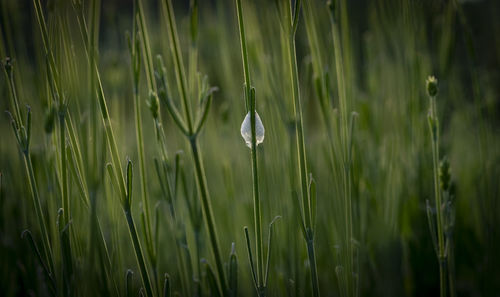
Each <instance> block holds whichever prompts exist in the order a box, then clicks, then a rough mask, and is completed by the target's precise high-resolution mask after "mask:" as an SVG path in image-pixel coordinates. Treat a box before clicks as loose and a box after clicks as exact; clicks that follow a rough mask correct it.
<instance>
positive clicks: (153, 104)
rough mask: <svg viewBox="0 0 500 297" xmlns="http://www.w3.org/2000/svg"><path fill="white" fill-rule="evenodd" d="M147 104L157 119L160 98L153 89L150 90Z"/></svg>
mask: <svg viewBox="0 0 500 297" xmlns="http://www.w3.org/2000/svg"><path fill="white" fill-rule="evenodd" d="M147 104H148V107H149V110H150V111H151V114H152V115H153V118H154V119H157V118H158V115H159V110H160V101H159V100H158V96H157V95H156V93H155V92H153V91H150V92H149V100H148V101H147Z"/></svg>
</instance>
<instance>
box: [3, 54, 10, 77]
mask: <svg viewBox="0 0 500 297" xmlns="http://www.w3.org/2000/svg"><path fill="white" fill-rule="evenodd" d="M3 66H4V67H5V71H6V72H7V74H9V75H10V73H11V71H12V59H11V58H10V57H6V58H5V60H4V63H3Z"/></svg>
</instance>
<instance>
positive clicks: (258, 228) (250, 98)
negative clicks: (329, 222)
mask: <svg viewBox="0 0 500 297" xmlns="http://www.w3.org/2000/svg"><path fill="white" fill-rule="evenodd" d="M236 8H237V14H238V24H239V31H240V42H241V56H242V61H243V72H244V76H245V97H246V102H247V107H248V105H249V107H250V110H249V112H250V126H251V130H252V147H251V160H252V180H253V203H254V214H253V216H254V224H255V238H256V249H255V250H256V257H257V286H258V287H259V290H258V291H257V293H258V294H259V295H260V293H262V294H263V295H262V296H265V286H266V283H265V280H264V272H263V271H264V254H263V252H262V249H263V248H262V213H261V210H260V197H259V175H258V167H257V138H256V129H255V114H256V111H255V110H256V102H255V96H254V93H252V90H251V81H250V71H249V66H248V51H247V46H246V37H245V24H244V21H243V11H242V7H241V0H236ZM249 103H250V104H249ZM251 265H252V264H251ZM261 288H262V290H260V289H261Z"/></svg>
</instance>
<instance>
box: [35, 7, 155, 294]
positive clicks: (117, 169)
mask: <svg viewBox="0 0 500 297" xmlns="http://www.w3.org/2000/svg"><path fill="white" fill-rule="evenodd" d="M33 1H34V2H35V1H36V2H38V8H39V9H37V11H39V15H40V16H42V15H41V6H40V3H39V0H33ZM35 4H36V3H35ZM81 13H83V11H81ZM40 16H39V22H40V26H41V28H42V35H43V34H44V33H43V32H44V31H46V30H43V28H46V24H45V20H44V19H43V18H41V17H40ZM42 17H43V16H42ZM77 17H78V24H79V26H80V33H81V35H82V38H83V40H84V45H85V51H86V53H87V56H88V58H89V64H90V71H92V72H94V74H95V78H96V87H97V89H96V90H93V92H96V97H97V100H98V104H99V109H100V113H101V119H102V121H103V125H104V130H105V135H106V138H107V145H108V149H109V151H110V153H111V159H112V162H111V163H110V164H108V165H107V169H108V174H109V175H110V178H111V180H112V183H113V185H114V186H115V190H116V192H117V193H118V194H119V197H120V202H121V206H122V209H123V212H124V214H125V218H126V220H127V225H128V227H129V233H130V236H131V239H132V244H133V246H134V251H135V255H136V260H137V262H138V265H139V269H140V272H141V278H142V282H143V286H144V288H145V291H146V296H148V297H152V296H153V295H154V294H153V288H152V286H151V281H150V277H149V272H148V269H147V266H146V261H145V259H144V255H143V252H142V247H141V244H140V241H139V237H138V234H137V229H136V227H135V223H134V220H133V217H132V210H131V196H132V193H131V190H132V185H131V182H132V181H131V178H132V164H131V162H130V161H129V163H128V165H127V177H128V178H127V182H126V181H125V178H124V175H123V169H122V165H121V162H120V157H119V153H118V147H117V145H116V140H115V136H114V132H113V126H112V124H111V119H110V117H109V112H108V107H107V103H106V98H105V96H104V91H103V88H102V83H101V78H100V75H99V69H98V66H97V62H96V60H95V56H92V55H90V51H91V50H93V49H91V48H89V45H88V43H87V41H88V40H89V33H88V29H87V25H86V22H85V18H84V17H83V15H82V14H77ZM40 20H41V21H40ZM92 57H94V60H91V58H92Z"/></svg>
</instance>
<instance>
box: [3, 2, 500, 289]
mask: <svg viewBox="0 0 500 297" xmlns="http://www.w3.org/2000/svg"><path fill="white" fill-rule="evenodd" d="M42 2H43V3H42V7H43V9H44V12H45V15H46V19H47V22H48V32H49V36H50V40H51V42H52V43H53V44H54V46H53V50H54V52H55V56H56V62H57V64H58V65H59V67H61V73H63V78H62V80H63V81H64V82H65V96H66V97H67V98H68V102H69V106H68V110H69V113H71V115H72V117H73V121H74V123H75V124H76V126H75V129H76V131H77V134H78V137H79V139H80V141H81V145H82V147H81V148H82V153H83V156H84V162H85V164H86V165H85V166H87V165H88V167H89V168H88V169H87V170H88V180H89V181H91V182H90V183H91V184H90V185H89V187H91V189H92V190H93V195H95V199H96V201H97V215H98V217H99V219H100V221H101V225H102V230H103V235H104V238H105V240H106V242H107V244H108V249H109V253H110V257H111V262H112V267H113V271H112V276H113V278H114V280H115V281H116V286H117V287H118V293H119V294H120V295H122V296H124V295H125V293H124V291H125V289H124V288H125V273H126V271H127V269H132V270H133V271H134V272H135V274H134V278H133V289H134V292H135V293H134V296H137V290H138V289H139V287H140V286H141V284H140V277H139V272H138V268H137V264H136V261H135V258H134V256H133V247H132V245H131V242H130V237H129V235H128V234H127V227H126V221H125V220H124V217H123V214H122V211H121V208H120V205H119V202H118V198H117V195H116V194H115V193H114V192H113V190H112V188H111V186H110V181H109V178H108V176H107V174H106V171H105V164H106V163H107V162H109V161H110V158H111V157H110V156H109V153H108V151H107V149H106V141H105V138H104V130H103V125H102V121H101V119H100V118H97V117H94V116H93V111H92V109H91V107H92V104H91V98H92V95H91V94H92V91H90V90H89V82H88V77H89V72H90V71H89V67H88V63H87V56H86V54H85V51H84V48H83V43H82V38H81V35H80V32H79V30H78V24H77V21H76V16H75V11H74V9H73V7H72V5H71V1H62V0H59V1H58V0H53V1H42ZM173 2H174V8H175V13H176V19H177V26H178V29H179V34H180V40H181V46H182V48H183V51H184V54H185V55H184V58H185V59H186V63H187V56H188V53H187V49H188V48H189V30H190V27H189V26H190V22H189V1H173ZM346 2H347V12H348V22H347V23H346V24H348V26H346V25H345V24H344V26H343V27H342V30H345V32H344V31H342V40H343V42H344V43H343V46H344V49H345V50H346V52H348V54H346V55H345V56H346V57H347V58H346V59H348V61H346V67H347V69H348V71H347V72H348V73H347V74H346V82H347V84H348V85H349V86H350V88H351V95H352V96H351V97H350V98H349V100H350V105H351V107H352V109H353V110H354V111H356V112H357V113H358V114H359V118H358V119H359V120H358V122H357V124H356V128H355V136H354V143H353V150H354V157H353V158H354V162H353V166H354V167H353V197H354V205H353V209H354V234H355V239H356V241H357V242H358V249H357V259H356V261H357V263H359V264H358V265H359V266H358V269H357V273H358V277H359V296H438V294H439V276H438V261H437V259H436V255H435V253H434V251H433V246H432V240H431V236H430V232H429V227H428V223H427V216H426V200H427V199H428V200H430V201H431V202H432V201H433V199H434V196H433V195H434V194H433V190H434V189H433V177H432V169H433V167H432V155H431V142H430V134H429V131H428V124H427V111H428V98H427V95H426V89H425V79H426V78H427V76H428V75H435V76H436V77H437V78H438V80H439V94H438V97H437V104H438V115H439V118H440V124H441V126H440V129H441V130H440V133H441V146H440V154H441V155H442V156H443V155H446V156H447V157H448V159H449V160H450V163H451V170H452V171H451V174H452V180H453V181H454V184H455V186H456V194H455V200H454V208H455V212H456V215H455V227H454V234H453V236H454V252H455V253H454V254H455V255H454V259H455V260H454V261H455V272H454V274H455V276H456V291H457V296H500V295H499V294H500V293H499V292H500V282H499V281H498V280H500V268H499V267H500V256H499V255H498V251H499V250H500V228H499V226H500V216H499V215H500V201H499V197H500V129H499V128H500V125H499V124H500V117H499V115H500V96H499V94H500V18H499V17H500V2H499V1H495V0H491V1H487V0H484V1H480V0H478V1H457V0H446V1H445V0H439V1H430V0H425V1H410V0H408V1H407V0H403V1H399V0H376V1H375V0H372V1H362V0H355V1H346ZM310 3H311V4H312V5H311V7H312V9H313V12H314V16H315V17H314V26H315V28H316V32H317V36H318V47H317V49H318V50H319V54H320V56H321V57H322V60H323V62H324V65H322V67H324V71H325V72H328V73H330V76H331V82H332V85H333V87H332V88H334V89H335V82H336V80H335V71H334V69H335V68H334V56H333V46H332V34H331V31H330V25H329V21H328V12H327V9H326V4H325V2H324V1H322V0H316V1H313V0H311V1H310ZM86 5H87V3H86V2H85V1H84V7H86ZM199 5H200V7H199V32H198V34H199V35H198V47H199V59H198V66H199V71H200V73H202V74H203V75H207V77H208V81H209V82H210V84H211V85H214V86H217V87H218V88H219V91H218V92H216V93H215V95H214V98H213V102H212V107H211V110H210V113H209V115H208V120H207V123H206V125H205V127H204V128H203V132H202V134H201V136H200V148H201V150H202V152H203V161H204V165H205V169H206V173H207V182H208V188H209V191H210V194H211V198H212V207H213V211H214V216H215V221H216V225H217V232H218V236H219V240H220V246H221V249H222V254H223V256H224V257H225V258H224V259H226V257H227V256H229V253H230V251H231V243H232V242H235V247H236V253H237V255H238V264H239V271H238V275H239V279H238V280H239V290H238V292H239V294H238V296H252V295H255V292H254V288H253V285H252V282H251V274H250V270H249V264H248V257H247V251H246V244H245V238H244V233H243V227H244V226H249V227H250V229H252V226H253V217H252V215H253V203H252V180H251V173H252V171H251V163H250V154H249V149H248V148H247V147H246V146H245V143H244V141H243V140H242V138H241V136H240V125H241V122H242V121H243V118H244V116H245V114H246V112H245V103H244V100H243V87H242V85H243V81H244V80H243V71H242V67H241V53H240V41H239V36H238V27H237V20H236V10H235V4H234V2H233V1H230V0H219V1H199ZM243 5H244V14H245V24H246V30H247V41H248V47H249V59H250V65H251V73H252V77H253V85H254V86H255V88H256V96H257V110H258V112H259V114H260V116H261V118H262V121H263V123H264V126H265V129H266V135H265V140H264V143H263V144H262V145H260V146H259V147H258V150H259V166H260V172H259V174H260V177H259V178H260V193H261V199H262V209H263V224H264V226H267V224H268V223H269V222H270V221H271V220H272V219H273V218H274V217H275V216H277V215H280V216H281V217H282V218H281V220H280V221H278V222H276V224H275V225H274V229H273V230H274V233H273V246H272V254H271V270H270V276H269V288H268V294H269V296H309V294H310V293H309V292H310V280H309V278H310V276H309V273H308V263H307V253H306V249H305V245H304V241H303V239H302V236H301V234H300V229H299V223H298V219H297V213H296V209H295V208H294V204H293V199H294V198H293V197H292V193H293V190H294V187H295V185H294V184H293V180H294V173H293V172H294V170H295V169H294V168H295V167H294V166H295V165H294V164H293V163H292V164H291V162H290V160H291V156H293V154H294V151H293V149H291V147H292V146H293V145H294V141H295V140H294V139H295V138H294V136H293V134H292V133H293V132H292V131H291V130H290V128H289V127H290V114H291V103H292V101H291V90H290V86H289V82H288V77H287V76H286V71H285V70H284V66H283V53H282V48H281V46H282V45H281V42H282V40H281V39H280V38H281V37H280V29H279V26H280V23H279V22H280V20H279V14H278V10H277V9H276V6H275V5H274V3H273V1H264V0H261V1H245V0H244V1H243ZM159 7H160V4H159V3H157V1H144V8H145V14H146V23H147V25H148V31H149V37H150V41H151V51H152V54H153V55H157V54H162V55H163V57H164V59H165V64H166V68H167V73H168V76H169V78H168V79H169V82H170V84H169V85H170V86H175V72H174V67H173V61H172V58H171V55H170V49H169V38H168V31H167V26H166V24H165V22H164V19H163V17H162V16H161V9H160V8H159ZM0 10H1V13H0V18H1V21H0V25H1V31H0V33H1V36H0V42H1V44H0V45H1V48H2V55H3V56H2V57H0V58H1V59H2V61H4V59H5V57H7V56H8V57H11V58H12V59H13V65H14V67H15V79H16V82H17V91H18V95H19V100H20V103H21V105H22V106H21V107H22V108H23V110H24V105H26V104H29V105H30V107H31V109H32V114H33V132H32V134H33V136H32V137H33V139H32V144H31V147H32V148H31V153H32V158H33V164H34V169H35V175H36V179H37V185H38V189H39V191H40V197H41V201H42V208H43V210H44V213H45V214H46V216H45V218H46V221H47V222H46V223H47V226H49V228H48V229H49V235H50V236H49V237H50V240H51V242H53V243H54V246H55V251H54V253H55V254H56V264H57V265H56V266H57V267H56V268H57V269H56V270H58V271H59V265H61V264H60V262H61V260H60V258H61V257H60V255H59V254H60V252H59V248H57V245H58V243H57V242H58V237H57V226H56V217H57V210H58V209H59V208H60V207H62V202H61V197H60V193H59V186H60V185H59V184H58V178H57V174H58V169H57V167H58V166H59V165H58V164H59V163H58V162H59V161H58V148H57V145H56V144H57V142H56V136H54V134H57V133H47V132H46V129H45V128H44V126H45V125H46V121H47V116H46V115H47V110H48V106H49V103H48V102H49V101H50V100H51V99H50V97H49V92H48V85H47V69H46V68H47V64H46V60H45V53H44V51H43V44H42V41H41V35H40V30H39V28H38V23H37V20H36V17H35V12H34V8H33V3H32V2H31V1H28V0H20V1H17V0H3V1H1V3H0ZM132 11H133V2H132V1H118V0H115V1H108V0H104V1H102V3H101V6H100V20H99V23H100V24H99V38H98V41H99V42H98V44H99V45H98V48H99V53H98V66H99V70H100V74H101V79H102V84H103V87H104V92H105V94H106V99H107V102H108V108H109V110H110V115H111V121H112V124H113V129H114V132H115V137H116V140H117V143H118V147H119V149H120V153H121V156H120V157H122V161H123V162H125V160H126V157H127V156H128V157H130V159H131V160H132V161H133V162H137V158H138V156H137V146H136V140H135V122H134V120H133V116H134V110H133V107H132V106H133V89H132V73H131V70H130V57H129V53H128V46H127V41H126V38H125V31H127V30H128V31H131V30H132V20H133V12H132ZM61 36H64V37H61ZM297 59H298V67H299V77H300V87H301V92H302V106H303V110H304V129H305V143H306V150H307V156H308V159H309V168H308V171H309V172H312V174H313V176H314V179H315V180H316V183H317V191H318V198H317V200H318V202H317V203H318V215H317V222H316V228H317V231H316V238H315V243H316V252H317V259H318V271H319V281H320V290H321V293H322V295H323V296H340V292H339V285H338V283H339V280H338V279H337V276H336V274H335V269H336V267H337V266H338V265H339V260H338V254H339V245H340V241H341V238H340V235H339V232H338V230H339V229H340V228H343V227H342V222H341V220H340V219H339V218H340V215H339V214H340V213H341V212H342V209H341V207H340V205H341V202H340V199H341V198H340V197H337V196H336V194H335V193H336V192H338V189H336V185H337V183H335V182H333V181H332V179H333V178H334V177H333V174H332V168H330V166H329V161H328V160H327V159H328V157H327V153H326V151H327V146H328V143H327V133H326V131H325V128H324V126H323V125H322V123H321V118H320V111H319V109H320V107H319V104H318V100H317V96H316V93H315V89H314V69H313V64H312V58H311V49H310V47H309V43H308V38H307V32H306V27H305V23H304V18H302V17H301V19H300V21H299V27H298V32H297ZM1 77H2V79H1V80H0V110H2V111H3V110H11V111H12V106H11V105H10V100H9V99H8V98H9V96H10V94H9V88H8V80H7V79H6V76H5V75H4V74H3V73H2V75H1ZM170 92H171V96H172V98H174V99H173V100H174V101H175V102H177V103H179V104H180V101H179V99H177V98H178V91H177V90H176V88H174V87H172V89H171V90H170ZM140 94H141V95H140V96H141V98H142V99H141V100H142V101H143V104H142V114H143V127H144V139H145V151H146V153H145V155H146V171H147V177H148V179H147V185H148V189H149V199H150V201H151V202H150V205H151V208H152V209H153V208H154V207H155V206H156V205H157V206H156V208H154V209H155V213H156V215H155V217H156V216H157V218H158V219H157V221H158V233H159V253H158V255H159V271H160V275H163V273H169V275H170V277H171V280H172V290H173V291H177V292H179V294H180V295H182V296H184V295H186V293H185V289H183V288H182V286H181V284H180V283H181V280H180V279H181V278H182V276H181V275H180V273H179V270H178V267H177V262H176V261H177V260H178V259H177V254H176V252H175V248H174V246H175V243H174V237H175V234H173V233H175V232H172V230H176V228H175V226H174V227H172V228H171V226H169V225H172V224H173V223H172V220H171V219H170V218H169V216H168V215H167V205H166V203H165V201H164V198H163V197H162V193H161V188H160V182H159V180H158V177H157V175H156V171H155V169H154V161H153V158H154V157H157V156H158V152H157V150H156V147H155V144H154V143H155V140H154V139H155V137H156V136H155V130H154V129H153V124H152V119H151V115H150V112H149V110H148V106H147V104H146V98H147V97H148V88H147V86H146V82H145V78H144V74H142V75H141V89H140ZM335 95H336V93H334V95H332V104H333V106H334V107H335V106H336V105H337V99H336V96H335ZM193 104H196V102H193ZM94 111H95V110H94ZM161 113H162V118H163V126H164V129H165V133H166V142H167V149H168V151H169V154H170V157H171V158H172V160H173V159H174V154H175V153H176V152H177V151H180V150H182V151H183V153H182V154H180V156H181V157H180V159H181V163H182V166H183V169H184V171H185V173H186V189H187V191H181V193H180V194H179V197H177V201H176V211H177V213H178V214H179V217H180V221H181V222H182V224H184V225H185V227H186V232H187V244H188V247H190V248H191V249H192V247H193V244H192V242H193V232H192V222H191V220H190V218H189V215H188V211H187V205H186V199H191V200H194V201H196V199H198V198H197V197H196V196H197V194H196V185H195V178H194V169H193V166H192V161H191V154H190V151H189V147H188V143H187V142H186V141H185V140H184V138H183V135H181V133H179V131H178V130H177V129H176V127H175V126H174V123H173V121H172V119H171V117H170V115H169V114H168V113H167V111H166V108H164V106H163V104H162V106H161ZM93 127H96V130H97V132H96V139H92V137H91V135H92V134H91V132H90V131H91V130H92V129H93ZM94 147H96V148H97V155H96V156H94V155H93V148H94ZM94 157H95V159H93V158H94ZM136 168H138V166H136ZM134 170H135V172H134V174H135V176H138V169H134ZM0 172H1V173H2V180H1V189H0V196H1V199H0V263H1V265H0V279H1V280H0V295H2V296H50V290H48V288H47V280H46V279H45V277H44V275H43V272H42V268H41V266H40V264H39V262H38V261H37V259H36V256H35V255H34V254H33V251H32V249H31V248H30V245H29V244H28V242H27V240H26V239H23V238H21V233H22V231H23V230H25V229H30V230H31V232H32V233H33V236H34V238H35V241H39V238H40V235H39V230H38V227H37V221H36V218H35V212H34V209H33V205H32V202H31V197H30V196H31V194H30V188H29V186H28V178H27V175H26V172H25V168H24V163H23V159H22V155H21V153H20V152H19V148H18V146H17V144H16V141H15V137H14V134H13V132H12V128H11V126H10V120H9V117H8V116H7V115H6V114H5V115H2V116H1V117H0ZM75 183H76V181H75V179H74V178H70V200H71V211H72V223H71V229H72V231H71V232H72V233H71V234H72V235H71V238H72V240H71V241H72V249H73V264H74V267H75V272H74V273H75V274H74V277H75V281H74V288H75V292H74V295H76V296H98V295H99V296H104V295H107V294H110V295H113V296H114V295H116V294H115V293H116V292H113V293H112V292H110V291H108V290H107V288H106V287H107V286H109V284H108V282H109V279H108V281H106V280H105V279H106V278H107V276H106V275H103V273H102V271H101V267H99V265H95V266H91V268H89V269H87V266H88V265H87V263H88V262H89V261H91V260H89V257H90V255H91V254H92V248H91V246H90V245H91V241H90V239H89V238H90V231H89V230H90V226H91V218H90V217H89V214H88V211H86V210H85V208H84V206H83V204H82V201H81V199H80V198H79V197H80V196H79V193H78V190H77V187H76V186H75ZM139 189H140V187H139V178H135V179H134V193H135V192H137V194H136V195H134V198H133V204H134V209H135V210H136V211H135V212H134V216H135V217H136V222H137V225H138V226H139V227H138V229H140V230H142V229H141V227H140V225H141V223H140V209H141V207H142V206H141V199H140V190H139ZM162 201H163V202H162ZM202 230H203V231H202V233H201V239H202V242H201V247H202V248H201V252H200V257H201V258H207V259H208V261H209V262H212V260H211V257H212V254H211V252H210V246H209V242H208V237H207V234H206V232H205V229H204V228H202ZM264 231H265V234H267V228H264ZM139 233H141V232H139ZM252 234H253V233H252ZM265 238H267V235H266V237H265ZM58 253H59V254H58ZM195 262H196V261H195ZM193 265H194V266H193V267H197V265H196V264H193Z"/></svg>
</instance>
